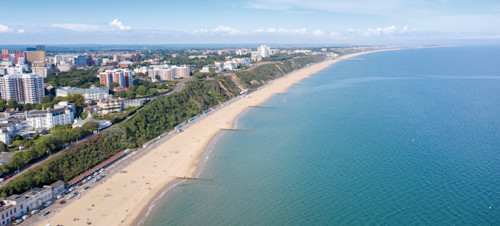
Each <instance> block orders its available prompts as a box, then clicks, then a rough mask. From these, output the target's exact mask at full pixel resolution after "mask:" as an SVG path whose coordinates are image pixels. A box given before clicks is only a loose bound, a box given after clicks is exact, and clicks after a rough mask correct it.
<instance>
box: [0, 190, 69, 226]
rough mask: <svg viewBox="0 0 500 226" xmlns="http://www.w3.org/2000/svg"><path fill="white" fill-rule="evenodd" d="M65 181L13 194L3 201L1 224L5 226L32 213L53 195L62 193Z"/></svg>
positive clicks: (0, 211)
mask: <svg viewBox="0 0 500 226" xmlns="http://www.w3.org/2000/svg"><path fill="white" fill-rule="evenodd" d="M64 189H65V188H64V182H62V181H57V182H55V183H53V184H51V185H50V186H48V185H45V186H43V187H42V188H37V187H36V188H33V189H31V190H29V191H26V192H24V193H23V194H21V195H11V196H9V197H7V198H5V199H4V200H3V201H2V204H3V205H2V206H0V225H1V226H4V225H7V224H9V223H12V222H13V221H14V220H15V219H16V218H18V217H22V216H23V215H26V214H30V211H32V210H35V209H37V208H39V207H40V206H42V205H43V204H44V203H45V202H47V201H49V200H52V198H53V197H56V196H57V195H60V194H62V193H63V191H64Z"/></svg>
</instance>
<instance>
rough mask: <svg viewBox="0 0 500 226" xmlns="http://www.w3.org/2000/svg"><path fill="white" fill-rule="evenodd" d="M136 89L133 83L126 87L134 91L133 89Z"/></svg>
mask: <svg viewBox="0 0 500 226" xmlns="http://www.w3.org/2000/svg"><path fill="white" fill-rule="evenodd" d="M136 89H137V86H134V85H130V86H129V87H128V90H132V92H135V91H136Z"/></svg>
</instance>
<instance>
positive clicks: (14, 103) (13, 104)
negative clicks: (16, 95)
mask: <svg viewBox="0 0 500 226" xmlns="http://www.w3.org/2000/svg"><path fill="white" fill-rule="evenodd" d="M7 108H17V101H16V99H9V101H7Z"/></svg>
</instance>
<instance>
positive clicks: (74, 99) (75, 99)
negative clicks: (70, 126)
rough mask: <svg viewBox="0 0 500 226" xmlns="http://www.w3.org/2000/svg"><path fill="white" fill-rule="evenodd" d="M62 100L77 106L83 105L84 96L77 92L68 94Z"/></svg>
mask: <svg viewBox="0 0 500 226" xmlns="http://www.w3.org/2000/svg"><path fill="white" fill-rule="evenodd" d="M64 100H66V101H69V102H71V103H75V104H76V106H77V107H83V106H85V98H83V96H82V94H79V93H75V94H69V95H68V96H67V97H66V98H64Z"/></svg>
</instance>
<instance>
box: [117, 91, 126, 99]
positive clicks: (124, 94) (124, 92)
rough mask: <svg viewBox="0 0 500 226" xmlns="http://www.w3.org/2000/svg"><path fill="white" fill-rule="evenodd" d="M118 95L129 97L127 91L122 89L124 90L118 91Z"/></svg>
mask: <svg viewBox="0 0 500 226" xmlns="http://www.w3.org/2000/svg"><path fill="white" fill-rule="evenodd" d="M116 95H117V96H118V97H121V98H125V97H127V91H125V90H122V91H120V92H118V93H116Z"/></svg>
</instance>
